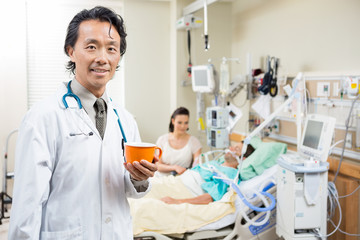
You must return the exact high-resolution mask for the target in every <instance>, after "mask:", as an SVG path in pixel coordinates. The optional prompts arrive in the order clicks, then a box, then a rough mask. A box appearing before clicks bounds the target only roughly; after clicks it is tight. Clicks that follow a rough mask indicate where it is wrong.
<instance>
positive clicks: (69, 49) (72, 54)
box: [66, 46, 74, 62]
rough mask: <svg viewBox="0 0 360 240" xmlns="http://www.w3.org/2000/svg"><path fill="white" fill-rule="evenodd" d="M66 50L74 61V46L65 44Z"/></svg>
mask: <svg viewBox="0 0 360 240" xmlns="http://www.w3.org/2000/svg"><path fill="white" fill-rule="evenodd" d="M66 51H67V53H68V55H69V57H70V59H71V61H72V62H74V60H73V58H74V48H73V47H71V46H67V47H66Z"/></svg>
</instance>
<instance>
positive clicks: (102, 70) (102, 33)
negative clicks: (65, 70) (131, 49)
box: [68, 20, 121, 97]
mask: <svg viewBox="0 0 360 240" xmlns="http://www.w3.org/2000/svg"><path fill="white" fill-rule="evenodd" d="M109 29H110V23H109V22H100V21H99V20H87V21H83V22H82V23H80V26H79V30H78V39H77V41H76V43H75V46H74V48H72V47H71V46H69V47H68V53H69V56H70V59H71V61H72V62H74V63H75V66H76V69H75V70H76V73H75V78H76V80H78V81H79V83H80V84H81V85H83V86H84V87H85V88H86V89H88V90H89V91H90V92H91V93H93V94H94V95H95V96H96V97H101V95H102V94H103V93H104V91H105V87H106V84H107V83H108V82H109V80H110V79H111V78H112V77H113V76H114V74H115V70H116V66H117V64H118V63H119V61H120V58H121V56H120V35H119V33H118V32H117V31H116V29H115V27H114V26H112V27H111V31H110V32H109Z"/></svg>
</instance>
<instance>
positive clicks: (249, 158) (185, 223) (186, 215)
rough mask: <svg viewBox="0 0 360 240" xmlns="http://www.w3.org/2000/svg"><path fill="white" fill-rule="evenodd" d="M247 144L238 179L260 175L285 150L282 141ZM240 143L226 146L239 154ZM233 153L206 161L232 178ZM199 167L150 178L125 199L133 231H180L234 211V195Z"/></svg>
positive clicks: (258, 141) (193, 227)
mask: <svg viewBox="0 0 360 240" xmlns="http://www.w3.org/2000/svg"><path fill="white" fill-rule="evenodd" d="M250 144H251V146H252V147H248V149H247V152H246V154H245V155H244V158H243V159H245V158H246V159H245V160H244V161H243V162H242V163H241V168H240V181H245V180H249V179H251V178H254V177H256V176H258V175H262V173H263V172H264V171H265V170H266V169H268V168H270V167H272V166H274V165H275V164H276V160H277V158H278V156H279V155H280V154H281V153H285V152H286V144H282V143H275V142H274V143H268V142H266V143H265V142H262V141H261V139H260V138H252V139H251V142H250ZM242 146H243V144H242V143H238V144H236V145H235V146H233V147H230V148H229V150H230V151H233V152H234V153H235V156H240V153H241V151H242ZM254 149H255V151H254ZM235 156H233V155H232V154H231V153H227V154H225V155H224V156H223V157H222V158H220V159H218V160H214V161H209V164H212V165H214V166H215V167H216V168H217V169H219V170H220V171H221V172H222V173H224V174H225V175H226V176H227V177H228V178H230V179H234V178H235V176H236V174H238V169H237V165H238V162H237V160H236V157H235ZM203 167H205V169H204V168H201V166H200V165H197V166H195V167H193V168H192V169H190V170H186V171H185V172H184V173H183V174H182V175H180V176H172V175H170V176H166V177H160V178H155V177H154V178H151V180H150V181H151V184H152V188H151V191H150V192H149V193H148V194H147V195H146V196H145V197H143V198H141V199H129V204H130V210H131V215H132V217H133V226H134V235H137V234H140V233H141V232H144V231H154V232H158V233H162V234H171V233H184V232H187V231H193V230H195V229H198V228H200V227H203V226H205V225H207V224H209V223H212V222H215V221H218V220H220V219H222V218H223V217H225V216H227V215H229V214H231V213H235V211H236V206H235V199H236V198H237V195H236V194H234V191H229V186H228V185H227V184H225V183H224V182H222V181H221V180H219V179H215V178H214V177H213V173H212V172H210V171H207V170H206V168H207V166H206V165H205V164H203ZM180 203H182V204H180Z"/></svg>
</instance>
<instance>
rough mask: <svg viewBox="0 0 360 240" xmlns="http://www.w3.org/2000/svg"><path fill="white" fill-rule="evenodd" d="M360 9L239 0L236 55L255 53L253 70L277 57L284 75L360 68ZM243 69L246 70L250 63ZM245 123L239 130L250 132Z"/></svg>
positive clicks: (352, 1)
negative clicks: (268, 59)
mask: <svg viewBox="0 0 360 240" xmlns="http://www.w3.org/2000/svg"><path fill="white" fill-rule="evenodd" d="M359 9H360V1H357V0H346V1H340V0H317V1H313V0H302V1H298V0H290V1H289V0H272V1H268V0H255V1H247V0H237V1H234V2H233V8H232V17H233V19H232V23H233V29H232V32H233V35H232V36H233V37H232V54H233V55H234V56H241V58H242V59H243V61H246V54H247V53H249V52H250V53H251V54H252V66H253V68H259V67H260V68H263V69H264V67H265V66H264V58H265V57H266V56H267V55H271V56H276V57H278V58H280V68H279V74H288V75H296V73H297V72H300V71H303V72H310V71H311V72H313V71H316V72H317V71H320V72H347V71H349V72H353V71H356V70H358V69H359V66H360V44H359V39H360V28H359V27H358V23H359V22H360V15H359V13H358V11H359ZM241 67H242V72H243V73H244V74H245V65H242V66H241ZM247 108H248V104H247V105H246V108H244V109H247ZM245 111H246V110H244V112H245ZM246 112H247V111H246ZM246 124H247V118H243V119H242V120H241V121H240V123H239V124H238V125H237V130H238V131H240V132H242V131H246V130H245V128H243V127H244V126H246Z"/></svg>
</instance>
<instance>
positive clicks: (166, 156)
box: [156, 107, 201, 176]
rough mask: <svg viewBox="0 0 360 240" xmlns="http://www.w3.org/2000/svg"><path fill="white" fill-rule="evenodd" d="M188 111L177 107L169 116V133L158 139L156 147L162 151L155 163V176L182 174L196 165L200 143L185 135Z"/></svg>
mask: <svg viewBox="0 0 360 240" xmlns="http://www.w3.org/2000/svg"><path fill="white" fill-rule="evenodd" d="M189 116H190V114H189V110H187V109H186V108H184V107H179V108H178V109H176V110H175V111H174V113H173V114H172V115H171V119H170V124H169V133H166V134H164V135H162V136H161V137H159V138H158V140H157V141H156V145H157V146H159V147H160V148H161V149H162V150H163V154H162V157H161V159H160V160H159V161H158V162H157V166H158V171H157V172H156V176H166V175H170V174H173V175H176V174H182V173H183V172H185V170H186V169H187V168H190V167H191V166H192V165H195V164H196V162H195V161H196V159H197V158H198V156H199V155H200V153H201V143H200V141H199V140H198V139H197V138H196V137H194V136H191V135H190V134H188V133H187V131H188V130H189Z"/></svg>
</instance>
